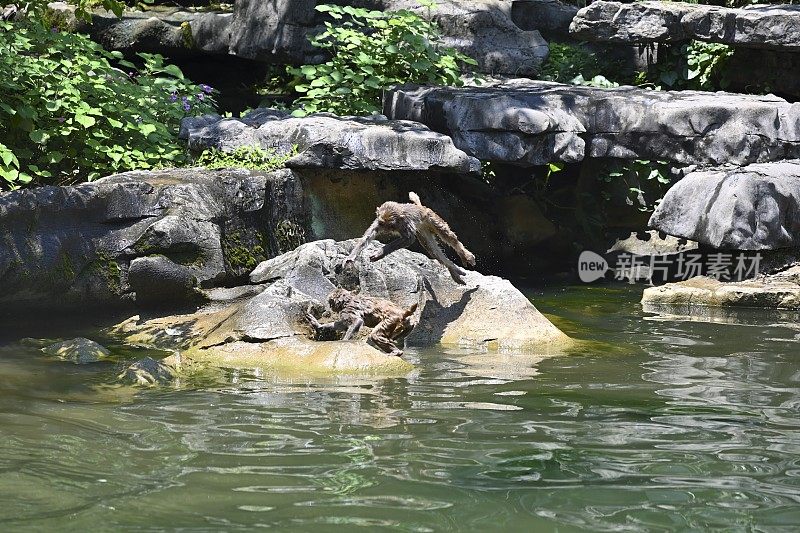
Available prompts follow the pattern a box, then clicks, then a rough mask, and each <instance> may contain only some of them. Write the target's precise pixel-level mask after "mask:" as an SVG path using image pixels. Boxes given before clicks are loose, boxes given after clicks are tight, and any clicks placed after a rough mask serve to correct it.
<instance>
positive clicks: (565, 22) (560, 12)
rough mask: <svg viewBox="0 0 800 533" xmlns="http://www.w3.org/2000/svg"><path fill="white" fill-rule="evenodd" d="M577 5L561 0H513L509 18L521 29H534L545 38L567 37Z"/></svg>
mask: <svg viewBox="0 0 800 533" xmlns="http://www.w3.org/2000/svg"><path fill="white" fill-rule="evenodd" d="M577 13H578V7H577V6H575V5H573V4H568V3H566V2H562V1H561V0H514V1H513V2H511V20H513V21H514V24H516V25H517V26H519V27H520V28H522V29H523V30H536V31H538V32H539V33H541V34H542V35H543V36H544V37H545V38H550V37H552V36H555V37H567V36H568V35H569V26H570V23H571V22H572V19H573V18H575V15H576V14H577Z"/></svg>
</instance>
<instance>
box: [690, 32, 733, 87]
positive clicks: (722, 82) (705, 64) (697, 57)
mask: <svg viewBox="0 0 800 533" xmlns="http://www.w3.org/2000/svg"><path fill="white" fill-rule="evenodd" d="M732 55H733V48H731V47H730V46H727V45H724V44H719V43H704V42H701V41H692V42H691V43H689V45H688V46H687V47H686V67H687V72H686V78H687V81H688V85H689V88H691V89H703V90H713V89H715V88H716V86H715V85H716V84H718V85H719V88H721V89H724V88H725V87H726V86H727V85H728V82H727V80H726V79H725V77H724V75H722V74H721V72H722V69H723V67H724V66H725V63H726V62H727V61H728V59H729V58H730V57H731V56H732Z"/></svg>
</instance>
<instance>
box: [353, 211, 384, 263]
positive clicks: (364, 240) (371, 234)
mask: <svg viewBox="0 0 800 533" xmlns="http://www.w3.org/2000/svg"><path fill="white" fill-rule="evenodd" d="M377 232H378V219H375V221H374V222H373V223H372V224H371V225H370V227H368V228H367V231H365V232H364V235H363V236H362V237H361V240H359V241H358V243H357V244H356V246H355V248H353V251H352V252H350V255H348V256H347V259H345V263H351V262H353V261H355V260H356V259H358V256H359V255H361V251H362V250H363V249H364V248H365V247H366V246H367V245H368V244H369V243H370V242H371V241H372V240H373V239H374V238H375V234H376V233H377Z"/></svg>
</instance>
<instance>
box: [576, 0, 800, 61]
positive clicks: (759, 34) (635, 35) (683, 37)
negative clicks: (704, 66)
mask: <svg viewBox="0 0 800 533" xmlns="http://www.w3.org/2000/svg"><path fill="white" fill-rule="evenodd" d="M570 33H571V35H572V36H573V37H575V38H578V39H583V40H587V41H604V42H614V43H656V42H658V43H669V42H681V41H688V40H691V39H695V40H699V41H707V42H714V43H724V44H729V45H732V46H741V47H747V48H762V49H771V50H783V51H800V6H794V5H752V6H747V7H743V8H725V7H717V6H707V5H699V4H688V3H682V2H635V3H629V4H628V3H625V4H623V3H620V2H605V1H599V2H594V3H592V4H591V5H589V6H587V7H585V8H583V9H581V10H580V11H578V14H577V15H576V16H575V18H574V19H573V20H572V24H571V25H570Z"/></svg>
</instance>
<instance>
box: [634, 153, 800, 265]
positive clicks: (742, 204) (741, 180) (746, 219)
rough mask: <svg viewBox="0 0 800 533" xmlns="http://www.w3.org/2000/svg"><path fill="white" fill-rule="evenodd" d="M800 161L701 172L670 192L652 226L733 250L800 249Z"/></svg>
mask: <svg viewBox="0 0 800 533" xmlns="http://www.w3.org/2000/svg"><path fill="white" fill-rule="evenodd" d="M797 213H800V161H798V160H792V161H780V162H776V163H764V164H754V165H749V166H746V167H742V168H728V169H720V170H707V171H697V172H692V173H690V174H688V175H687V176H686V177H684V178H683V179H682V180H680V181H678V182H677V183H676V184H675V185H673V186H672V188H670V190H669V191H667V194H666V195H665V196H664V199H663V200H662V201H661V203H660V204H659V205H658V207H657V208H656V210H655V212H654V213H653V215H652V217H651V218H650V226H651V227H653V228H655V229H657V230H659V231H663V232H664V233H667V234H669V235H674V236H677V237H684V238H687V239H691V240H694V241H697V242H700V243H702V244H705V245H708V246H711V247H714V248H725V249H734V250H774V249H779V248H790V247H796V246H800V219H799V218H798V215H797Z"/></svg>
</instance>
